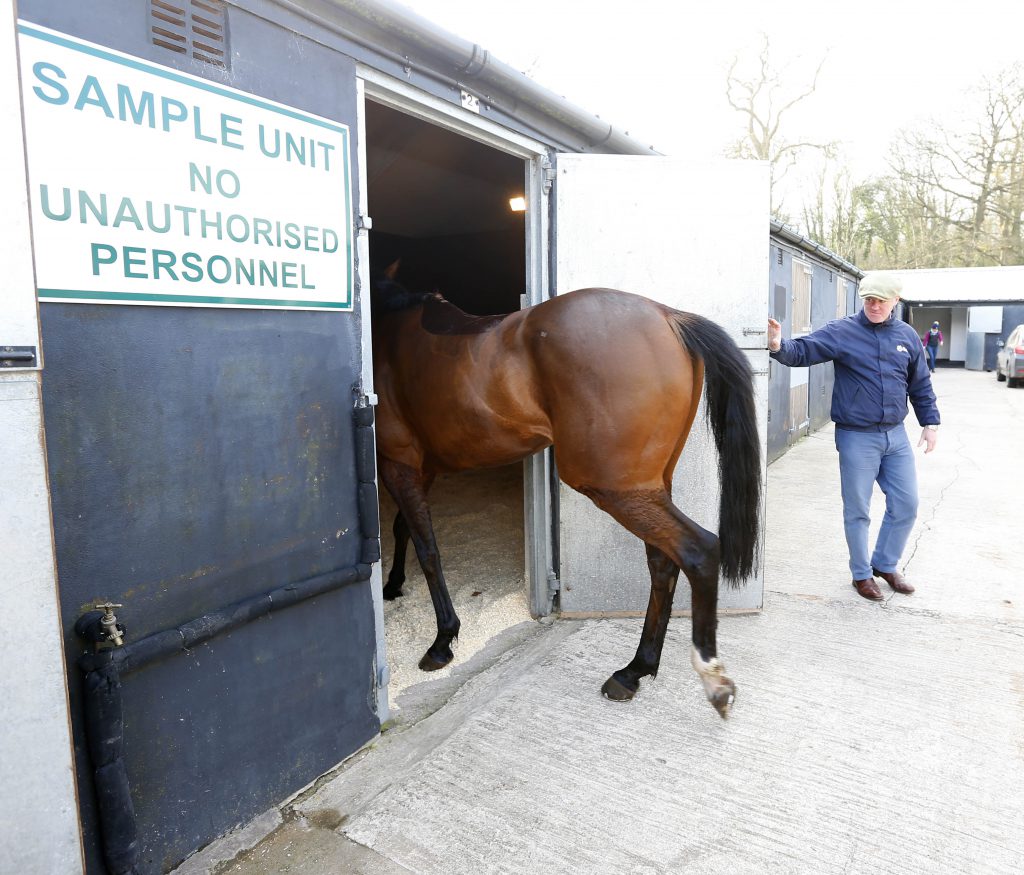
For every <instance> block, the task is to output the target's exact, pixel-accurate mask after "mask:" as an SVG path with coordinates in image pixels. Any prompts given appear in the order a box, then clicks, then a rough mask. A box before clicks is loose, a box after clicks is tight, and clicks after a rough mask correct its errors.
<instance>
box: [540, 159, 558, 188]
mask: <svg viewBox="0 0 1024 875" xmlns="http://www.w3.org/2000/svg"><path fill="white" fill-rule="evenodd" d="M540 169H541V174H542V175H543V180H544V194H551V186H553V185H554V184H555V166H554V165H553V164H552V163H551V162H550V161H548V160H547V158H545V159H544V160H543V161H542V162H541V165H540Z"/></svg>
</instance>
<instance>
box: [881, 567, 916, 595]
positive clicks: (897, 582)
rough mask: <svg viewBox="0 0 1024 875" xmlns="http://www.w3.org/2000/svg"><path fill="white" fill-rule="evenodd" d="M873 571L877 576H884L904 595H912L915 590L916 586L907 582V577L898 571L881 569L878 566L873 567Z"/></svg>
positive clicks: (883, 577) (887, 581) (886, 580)
mask: <svg viewBox="0 0 1024 875" xmlns="http://www.w3.org/2000/svg"><path fill="white" fill-rule="evenodd" d="M871 573H872V574H873V575H875V577H880V578H882V580H884V581H885V582H886V583H887V584H889V586H890V587H892V588H893V589H894V590H896V592H901V593H903V595H910V594H911V593H912V592H913V591H914V587H912V586H911V585H910V584H909V583H907V579H906V578H905V577H904V576H903V575H902V574H900V573H899V572H898V571H879V570H878V569H877V568H872V569H871Z"/></svg>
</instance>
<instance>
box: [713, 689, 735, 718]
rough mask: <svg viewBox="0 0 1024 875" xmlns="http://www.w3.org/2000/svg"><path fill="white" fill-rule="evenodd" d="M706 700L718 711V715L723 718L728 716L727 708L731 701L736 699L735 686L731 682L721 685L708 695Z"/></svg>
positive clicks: (730, 705) (730, 706) (729, 706)
mask: <svg viewBox="0 0 1024 875" xmlns="http://www.w3.org/2000/svg"><path fill="white" fill-rule="evenodd" d="M708 701H709V702H711V705H712V706H713V707H714V709H715V710H716V711H717V712H718V716H719V717H721V718H722V719H723V720H725V719H726V718H727V717H728V716H729V709H731V708H732V703H733V702H735V701H736V687H734V686H733V685H732V684H731V683H730V684H728V685H724V684H723V685H722V686H721V687H719V688H718V689H717V690H715V692H714V693H713V694H712V695H710V696H708Z"/></svg>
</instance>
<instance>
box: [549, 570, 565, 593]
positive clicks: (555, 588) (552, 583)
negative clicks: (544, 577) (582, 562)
mask: <svg viewBox="0 0 1024 875" xmlns="http://www.w3.org/2000/svg"><path fill="white" fill-rule="evenodd" d="M561 589H562V581H560V580H559V579H558V575H557V574H555V572H554V571H549V572H548V595H549V596H555V595H557V594H558V592H559V591H560V590H561Z"/></svg>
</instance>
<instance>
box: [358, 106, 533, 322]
mask: <svg viewBox="0 0 1024 875" xmlns="http://www.w3.org/2000/svg"><path fill="white" fill-rule="evenodd" d="M525 178H526V170H525V166H524V163H523V160H522V159H520V158H516V157H515V156H513V155H507V154H505V153H504V152H499V151H498V150H496V149H492V148H490V147H489V146H485V145H483V144H482V143H478V142H476V141H474V140H471V139H469V138H467V137H463V136H460V135H459V134H455V133H452V132H451V131H447V130H445V129H444V128H441V127H438V126H437V125H433V124H430V123H429V122H425V121H422V120H420V119H417V118H414V117H413V116H410V115H406V114H405V113H401V112H398V111H396V110H393V109H390V108H388V107H385V106H382V105H380V104H377V103H372V102H369V101H367V103H366V179H367V195H368V202H369V209H370V216H371V217H372V219H373V231H372V233H371V235H370V261H371V267H372V269H373V270H381V269H382V268H383V267H385V266H387V265H388V264H391V263H392V262H393V261H394V260H395V259H398V258H400V259H401V270H400V272H399V279H400V280H401V282H402V283H403V285H405V286H406V287H407V288H409V289H411V290H412V291H438V292H440V293H441V294H442V295H444V296H445V297H446V298H447V299H448V300H449V301H451V302H452V303H454V304H457V305H458V306H459V307H461V308H462V309H463V310H465V311H467V312H469V313H473V314H475V315H481V316H482V315H486V314H491V313H510V312H512V311H513V310H518V309H519V296H520V295H521V294H522V293H523V292H524V291H525V280H526V233H525V228H524V223H523V219H524V215H525V214H524V213H522V212H513V211H512V209H511V208H510V207H509V199H510V198H512V197H515V196H522V195H523V193H524V192H523V187H524V183H525Z"/></svg>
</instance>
